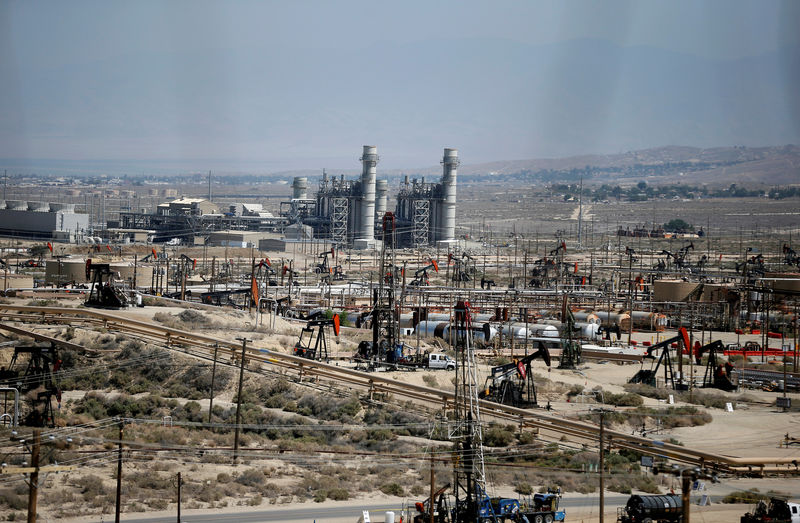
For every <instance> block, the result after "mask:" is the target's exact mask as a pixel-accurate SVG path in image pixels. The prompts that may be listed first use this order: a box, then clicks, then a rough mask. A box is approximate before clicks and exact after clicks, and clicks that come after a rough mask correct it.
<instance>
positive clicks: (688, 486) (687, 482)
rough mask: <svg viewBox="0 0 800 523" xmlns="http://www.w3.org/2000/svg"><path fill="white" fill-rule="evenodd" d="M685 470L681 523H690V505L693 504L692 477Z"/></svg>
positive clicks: (682, 487)
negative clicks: (690, 495) (691, 498)
mask: <svg viewBox="0 0 800 523" xmlns="http://www.w3.org/2000/svg"><path fill="white" fill-rule="evenodd" d="M687 472H688V471H686V470H684V471H683V472H682V473H681V509H682V512H683V518H682V519H681V523H689V504H690V503H691V500H690V497H689V494H691V493H692V476H691V475H690V474H687Z"/></svg>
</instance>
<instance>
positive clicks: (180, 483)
mask: <svg viewBox="0 0 800 523" xmlns="http://www.w3.org/2000/svg"><path fill="white" fill-rule="evenodd" d="M182 486H183V482H182V480H181V473H180V472H178V523H181V487H182Z"/></svg>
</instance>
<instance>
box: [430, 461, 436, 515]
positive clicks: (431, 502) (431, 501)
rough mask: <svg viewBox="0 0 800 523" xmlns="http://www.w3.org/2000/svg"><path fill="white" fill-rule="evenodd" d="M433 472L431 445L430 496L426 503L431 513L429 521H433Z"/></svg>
mask: <svg viewBox="0 0 800 523" xmlns="http://www.w3.org/2000/svg"><path fill="white" fill-rule="evenodd" d="M435 474H436V473H435V472H434V470H433V447H431V497H430V498H429V499H430V503H428V508H429V509H430V510H429V512H430V515H431V520H430V523H434V521H433V495H434V493H435V489H436V486H435V481H436V476H435Z"/></svg>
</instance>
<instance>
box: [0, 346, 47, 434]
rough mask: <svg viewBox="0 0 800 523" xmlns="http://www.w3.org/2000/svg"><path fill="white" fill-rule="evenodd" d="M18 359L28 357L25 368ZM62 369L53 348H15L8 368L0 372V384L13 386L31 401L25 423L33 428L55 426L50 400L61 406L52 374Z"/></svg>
mask: <svg viewBox="0 0 800 523" xmlns="http://www.w3.org/2000/svg"><path fill="white" fill-rule="evenodd" d="M20 355H27V356H28V358H27V364H26V363H25V361H24V359H22V358H20ZM60 367H61V359H60V358H59V356H58V350H57V349H56V347H55V345H47V346H39V345H34V346H31V347H23V346H20V347H15V348H14V356H12V358H11V362H10V363H9V365H8V368H6V369H3V370H0V381H2V382H4V383H8V384H9V385H13V386H16V387H17V388H18V389H19V391H20V392H21V393H22V394H23V395H24V396H25V397H26V398H27V399H28V401H30V404H31V410H30V412H29V413H28V414H27V416H26V417H25V423H26V424H27V425H32V426H34V427H44V426H49V427H53V426H55V412H54V410H53V399H55V400H56V401H57V402H58V404H59V405H60V404H61V389H60V388H59V387H58V384H57V383H56V379H55V376H54V373H56V372H58V369H59V368H60Z"/></svg>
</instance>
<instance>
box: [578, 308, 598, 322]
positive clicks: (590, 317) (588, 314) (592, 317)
mask: <svg viewBox="0 0 800 523" xmlns="http://www.w3.org/2000/svg"><path fill="white" fill-rule="evenodd" d="M572 317H573V318H575V321H582V322H585V323H597V324H599V323H600V317H599V316H598V315H597V314H595V313H594V311H589V310H579V311H575V312H573V313H572Z"/></svg>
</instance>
